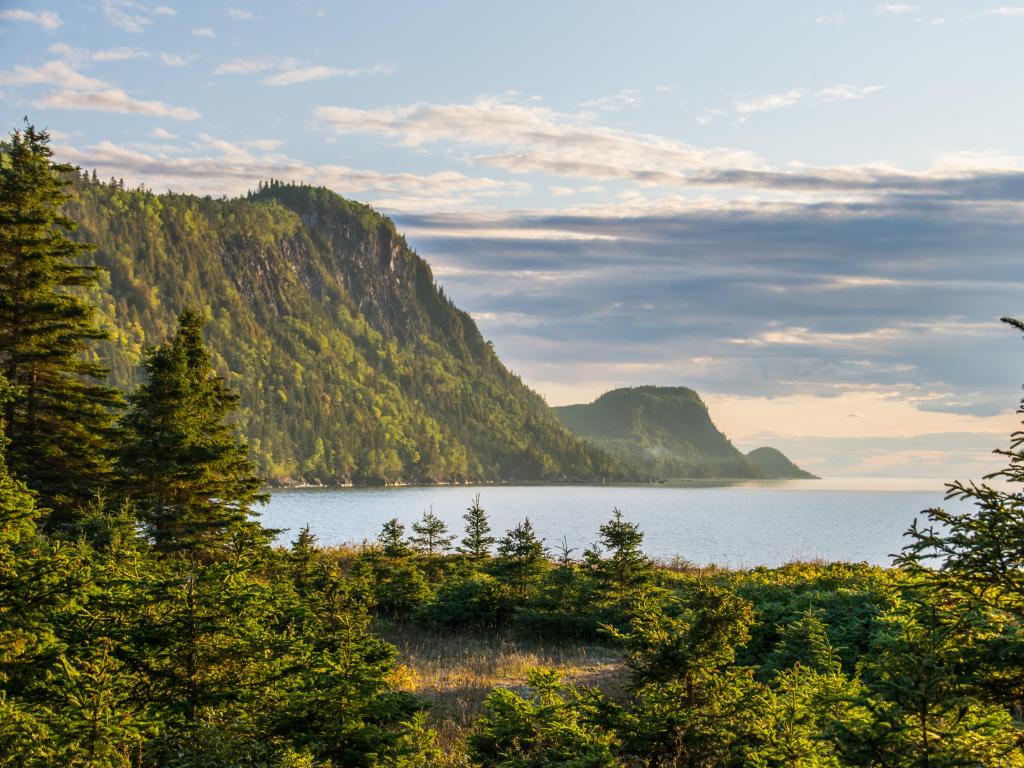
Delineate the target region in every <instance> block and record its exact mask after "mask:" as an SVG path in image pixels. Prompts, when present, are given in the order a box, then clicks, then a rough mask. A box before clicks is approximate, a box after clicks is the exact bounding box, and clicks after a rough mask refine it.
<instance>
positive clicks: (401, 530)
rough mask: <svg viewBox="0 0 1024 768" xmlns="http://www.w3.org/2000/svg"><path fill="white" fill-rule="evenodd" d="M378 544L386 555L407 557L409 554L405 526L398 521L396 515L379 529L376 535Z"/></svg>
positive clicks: (397, 557)
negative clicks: (378, 533)
mask: <svg viewBox="0 0 1024 768" xmlns="http://www.w3.org/2000/svg"><path fill="white" fill-rule="evenodd" d="M377 542H378V543H379V544H380V551H381V552H382V553H383V554H384V555H385V556H386V557H390V558H394V559H400V558H403V557H408V556H409V555H410V554H411V552H412V551H411V550H410V549H409V545H408V544H406V542H405V526H404V525H402V524H401V523H400V522H398V518H397V517H392V518H391V519H390V520H388V521H387V522H386V523H384V525H383V526H382V527H381V529H380V535H379V536H377Z"/></svg>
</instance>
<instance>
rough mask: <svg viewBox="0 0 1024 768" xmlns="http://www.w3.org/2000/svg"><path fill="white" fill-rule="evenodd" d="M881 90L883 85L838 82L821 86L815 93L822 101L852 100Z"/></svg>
mask: <svg viewBox="0 0 1024 768" xmlns="http://www.w3.org/2000/svg"><path fill="white" fill-rule="evenodd" d="M881 90H884V86H881V85H864V86H857V85H844V84H842V83H839V84H837V85H832V86H829V87H828V88H823V89H822V90H820V91H818V93H817V94H815V95H816V96H817V97H818V98H819V99H821V100H822V101H853V100H855V99H863V98H865V97H866V96H870V95H871V94H873V93H878V92H879V91H881Z"/></svg>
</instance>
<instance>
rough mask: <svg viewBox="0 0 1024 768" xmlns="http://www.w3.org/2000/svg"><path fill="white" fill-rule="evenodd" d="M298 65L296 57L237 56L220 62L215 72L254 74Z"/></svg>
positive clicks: (216, 73) (222, 73) (217, 73)
mask: <svg viewBox="0 0 1024 768" xmlns="http://www.w3.org/2000/svg"><path fill="white" fill-rule="evenodd" d="M297 65H298V62H297V61H296V60H295V59H289V58H281V57H276V56H250V57H236V58H234V59H231V60H230V61H225V62H223V63H221V64H218V65H217V66H216V67H215V68H214V70H213V73H214V74H215V75H253V74H258V73H260V72H266V71H268V70H271V69H285V68H288V67H295V66H297Z"/></svg>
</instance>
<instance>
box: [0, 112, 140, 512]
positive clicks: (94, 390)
mask: <svg viewBox="0 0 1024 768" xmlns="http://www.w3.org/2000/svg"><path fill="white" fill-rule="evenodd" d="M49 141H50V137H49V135H48V134H47V133H46V132H45V131H37V130H36V129H35V128H33V127H32V126H31V125H26V126H25V129H24V130H22V131H17V130H16V131H12V133H11V136H10V142H9V144H8V145H7V146H6V147H5V148H4V149H3V153H2V157H0V366H2V368H3V371H4V374H5V375H6V377H7V379H8V381H9V382H10V383H11V385H12V386H13V387H14V397H13V398H11V399H10V401H9V402H8V403H7V405H6V407H5V408H4V411H3V420H4V429H5V431H6V433H7V437H8V439H9V440H10V441H11V449H10V451H9V452H8V465H9V466H10V468H11V470H12V471H13V472H14V473H15V474H16V475H17V476H19V477H20V478H22V479H23V480H24V481H25V482H26V483H27V484H28V486H29V487H30V488H32V489H33V490H35V491H36V492H37V493H38V494H39V500H40V506H41V507H43V508H48V509H49V510H50V516H49V519H48V521H47V524H48V526H49V527H50V528H51V529H68V528H73V526H74V522H75V519H76V516H77V514H78V510H79V508H80V507H82V506H83V505H85V504H86V503H87V502H89V501H90V500H91V499H92V498H93V497H95V496H96V494H97V493H99V492H101V491H102V490H103V488H104V487H105V485H106V483H107V482H108V479H109V472H110V462H109V460H108V458H107V453H106V451H105V448H106V446H107V444H108V442H109V437H110V431H111V424H112V415H111V409H113V408H114V407H116V406H118V405H119V403H120V399H119V397H118V395H117V393H116V392H115V391H114V390H112V389H110V388H109V387H107V386H105V385H103V384H102V383H101V382H102V381H103V380H104V379H105V377H106V373H107V372H106V369H105V368H104V367H103V366H102V365H100V364H99V363H98V362H96V361H95V360H94V359H93V357H92V356H91V352H92V343H93V342H95V341H96V340H98V339H103V338H106V335H107V334H106V333H105V332H104V331H102V330H101V329H100V328H99V327H98V326H97V324H96V322H95V319H94V314H95V312H94V309H93V308H92V307H91V306H89V305H88V304H86V303H85V302H84V301H83V300H82V297H81V296H80V293H79V291H78V290H76V289H83V288H89V287H90V286H93V285H95V284H96V283H97V280H98V274H97V270H96V268H95V267H92V266H84V265H83V264H82V263H81V262H82V261H83V260H84V258H85V255H86V254H87V253H88V252H89V251H90V250H91V246H89V245H87V244H84V243H79V242H75V241H74V240H72V239H71V238H70V237H69V235H68V233H69V232H71V231H73V230H74V229H75V227H76V223H75V222H74V221H72V220H71V219H69V218H68V217H66V216H64V215H63V214H62V213H61V207H62V206H63V205H64V203H65V202H66V201H67V200H68V198H69V195H68V194H67V192H66V191H65V187H66V186H68V184H69V183H70V181H69V180H68V178H69V177H70V176H71V175H72V174H73V173H74V172H75V169H74V168H72V167H71V166H69V165H64V164H58V163H54V162H52V160H51V156H52V154H53V153H52V151H51V150H50V146H49Z"/></svg>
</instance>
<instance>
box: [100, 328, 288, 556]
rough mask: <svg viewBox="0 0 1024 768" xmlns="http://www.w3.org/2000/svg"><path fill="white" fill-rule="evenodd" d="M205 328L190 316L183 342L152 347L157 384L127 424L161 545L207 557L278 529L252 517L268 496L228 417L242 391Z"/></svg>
mask: <svg viewBox="0 0 1024 768" xmlns="http://www.w3.org/2000/svg"><path fill="white" fill-rule="evenodd" d="M202 327H203V320H202V318H201V317H200V316H199V315H198V314H197V313H196V312H193V311H186V312H183V313H182V314H181V316H180V317H179V319H178V331H177V333H176V334H175V336H174V338H172V339H171V340H170V341H168V342H167V343H166V344H164V345H163V346H162V347H160V348H158V349H152V350H149V352H148V354H147V356H146V361H145V369H146V373H147V374H148V379H149V380H148V381H147V382H146V383H145V384H143V385H142V386H140V387H139V389H138V390H136V391H135V392H134V393H133V394H132V395H131V396H130V398H129V402H130V409H129V411H128V412H127V413H126V414H125V416H124V418H123V419H122V422H121V423H122V427H123V430H124V448H123V449H122V451H121V455H120V464H121V469H122V472H123V475H124V480H125V482H126V485H127V488H128V491H129V493H130V495H131V497H132V498H133V499H134V501H135V502H136V504H137V506H138V509H139V514H140V516H141V519H142V522H143V524H144V526H145V529H146V531H147V533H148V534H149V536H150V537H151V538H152V541H153V543H154V545H155V547H156V548H157V550H158V551H160V552H164V553H170V552H181V553H184V554H186V555H187V556H190V557H199V558H201V559H207V558H210V557H216V556H217V555H223V554H225V553H226V552H227V551H228V550H229V549H230V548H231V546H233V545H235V544H236V543H237V542H238V541H239V540H241V541H243V542H245V541H257V540H259V539H260V538H262V537H266V536H268V535H269V534H270V533H271V532H270V531H264V530H263V529H261V528H260V527H259V526H258V525H257V524H256V523H253V522H252V521H251V520H250V519H249V517H250V515H252V514H253V510H252V506H253V505H254V504H256V503H264V502H265V501H266V500H267V498H268V497H267V495H266V494H264V493H260V490H259V489H260V485H261V480H260V478H259V477H258V476H257V475H256V472H255V467H254V465H253V463H252V462H251V461H250V459H249V454H248V449H247V447H246V446H245V444H243V443H241V442H239V440H238V438H237V437H236V435H235V432H234V429H233V428H232V426H231V425H230V424H228V423H227V422H226V421H225V419H226V418H227V416H228V415H230V413H231V412H232V410H233V409H234V408H235V405H236V403H237V400H238V396H237V395H236V394H235V393H234V392H233V391H231V390H230V389H228V387H227V386H226V385H225V383H224V380H223V379H222V378H220V377H219V376H216V375H215V374H214V373H213V370H212V368H211V365H210V355H209V353H208V352H207V350H206V346H205V344H204V343H203V337H202Z"/></svg>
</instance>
